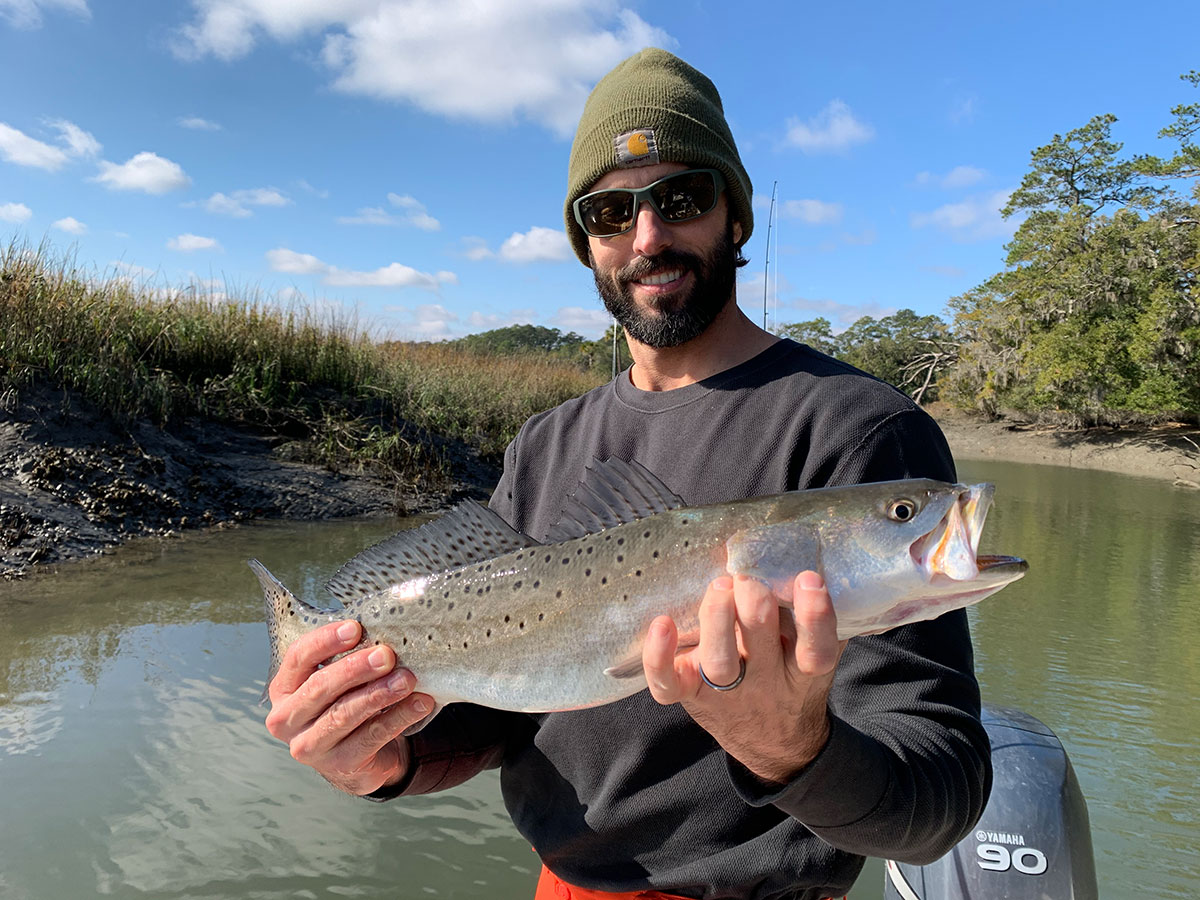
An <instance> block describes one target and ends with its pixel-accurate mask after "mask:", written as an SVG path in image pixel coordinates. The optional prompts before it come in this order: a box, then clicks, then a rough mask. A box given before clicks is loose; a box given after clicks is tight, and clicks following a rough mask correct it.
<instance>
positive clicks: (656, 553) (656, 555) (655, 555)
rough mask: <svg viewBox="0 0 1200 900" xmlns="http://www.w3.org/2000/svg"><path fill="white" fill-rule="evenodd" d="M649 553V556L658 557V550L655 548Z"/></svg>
mask: <svg viewBox="0 0 1200 900" xmlns="http://www.w3.org/2000/svg"><path fill="white" fill-rule="evenodd" d="M650 555H651V556H653V557H654V558H655V559H658V551H657V550H655V551H654V552H653V553H652V554H650Z"/></svg>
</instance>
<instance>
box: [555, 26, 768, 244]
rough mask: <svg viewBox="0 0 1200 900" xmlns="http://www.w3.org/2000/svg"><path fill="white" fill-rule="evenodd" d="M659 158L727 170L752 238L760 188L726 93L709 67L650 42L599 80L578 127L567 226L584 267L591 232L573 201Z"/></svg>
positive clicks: (733, 199)
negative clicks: (753, 200)
mask: <svg viewBox="0 0 1200 900" xmlns="http://www.w3.org/2000/svg"><path fill="white" fill-rule="evenodd" d="M660 162H674V163H684V164H685V165H689V166H695V167H697V168H702V169H718V170H720V171H721V173H722V174H723V175H724V176H725V191H726V197H727V198H728V201H729V203H730V205H731V206H732V208H733V214H734V218H735V219H736V220H737V221H738V222H740V223H741V225H742V240H741V244H744V243H745V242H746V241H747V239H748V238H749V237H750V232H751V231H752V230H753V228H754V214H753V213H752V212H751V209H750V197H751V193H752V190H753V189H752V187H751V184H750V176H749V175H747V174H746V170H745V168H744V167H743V166H742V160H741V159H740V158H739V156H738V151H737V145H736V144H734V142H733V134H732V133H731V132H730V130H729V125H728V123H727V122H726V121H725V111H724V109H723V108H722V107H721V95H720V94H718V93H717V88H716V86H715V85H714V84H713V83H712V82H711V81H710V80H709V79H708V78H707V77H706V76H705V75H704V74H703V73H702V72H700V71H698V70H696V69H694V68H692V67H691V66H689V65H688V64H687V63H685V62H684V61H683V60H681V59H680V58H679V57H677V56H674V55H672V54H670V53H668V52H667V51H665V50H659V49H658V48H656V47H651V48H649V49H646V50H642V51H641V52H639V53H635V54H634V55H633V56H631V57H629V59H627V60H625V61H624V62H623V63H620V64H619V65H618V66H617V67H616V68H615V69H613V70H612V71H611V72H609V73H608V74H607V75H605V76H604V77H603V78H602V79H600V83H599V84H597V85H596V87H595V89H594V90H593V91H592V93H591V96H590V97H588V100H587V103H586V104H585V105H584V107H583V115H582V116H581V117H580V119H579V128H578V130H577V131H576V132H575V143H574V144H572V146H571V161H570V163H569V165H568V167H567V204H566V224H567V236H568V237H569V238H570V239H571V246H572V248H573V249H574V250H575V255H576V256H578V257H579V259H580V261H581V262H582V263H583V264H584V265H585V266H586V265H590V264H589V262H588V244H587V235H586V234H584V233H583V229H582V228H580V227H579V223H578V222H576V221H575V215H574V213H573V212H572V211H571V204H572V203H574V202H575V201H576V200H577V199H578V198H579V197H582V196H583V195H584V194H586V193H587V192H588V191H589V190H591V188H592V185H593V184H595V183H596V181H597V179H599V178H600V177H601V176H603V175H604V174H605V173H607V172H611V171H612V170H613V169H624V168H631V167H634V166H646V165H653V164H655V163H660ZM741 244H739V245H738V246H741Z"/></svg>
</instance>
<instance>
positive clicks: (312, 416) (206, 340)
mask: <svg viewBox="0 0 1200 900" xmlns="http://www.w3.org/2000/svg"><path fill="white" fill-rule="evenodd" d="M597 383H598V381H597V378H596V376H593V375H590V374H587V373H585V372H581V371H579V369H577V368H576V367H574V366H572V365H570V364H565V363H562V362H560V361H556V360H552V359H541V358H530V357H524V358H505V357H483V356H479V355H476V354H473V353H470V352H468V351H464V350H460V349H455V348H450V347H444V346H442V345H438V344H403V343H390V344H386V345H385V344H380V343H379V342H377V341H375V340H373V339H372V338H371V336H370V335H369V333H368V332H367V330H366V329H365V328H363V327H362V325H361V324H360V323H359V322H358V321H357V320H356V319H354V318H352V317H344V316H343V317H338V316H337V315H334V314H327V315H322V314H318V313H315V312H313V311H312V310H309V309H306V308H303V307H299V306H286V305H280V304H277V303H274V302H271V301H269V300H264V299H263V298H261V297H259V296H257V295H255V294H253V293H251V294H250V295H249V296H246V297H242V298H238V297H230V296H227V295H226V294H225V293H212V292H209V291H206V290H203V289H200V288H198V287H190V288H186V289H163V288H155V287H153V286H151V285H149V284H137V283H135V282H132V281H130V280H129V279H126V278H123V277H119V276H117V275H110V276H106V277H102V278H94V277H89V276H87V275H86V274H84V273H81V272H80V271H79V269H78V268H77V267H76V266H74V265H73V264H72V263H71V262H70V261H64V260H53V259H51V258H49V255H48V252H47V251H46V249H45V248H39V249H37V250H33V249H30V248H28V247H23V246H18V245H15V244H12V245H9V246H8V247H7V248H5V249H2V250H0V397H7V398H10V400H9V402H11V398H12V397H15V396H19V395H20V394H21V393H23V392H25V391H27V390H29V389H30V388H32V387H35V386H51V387H54V388H58V389H63V390H64V397H66V396H69V394H70V392H77V393H78V394H80V395H82V396H83V397H85V398H86V399H87V400H88V401H90V402H91V403H93V404H95V405H96V406H97V407H99V408H100V409H102V410H104V411H105V412H107V413H108V414H109V415H111V416H112V417H113V418H114V419H116V420H117V421H118V422H122V423H126V424H128V423H131V422H135V421H150V422H152V423H154V424H156V425H158V426H160V427H166V426H169V425H170V424H171V423H173V422H177V421H179V420H182V419H184V418H188V417H205V418H209V419H214V420H218V421H224V422H230V423H239V424H249V425H253V426H256V427H262V428H266V429H268V430H270V431H271V432H273V433H274V434H276V435H278V436H279V437H281V438H286V439H288V440H291V441H294V442H296V445H297V446H299V447H300V448H301V455H302V456H305V457H307V458H309V459H311V460H313V461H318V462H321V463H323V464H325V465H328V466H330V467H331V468H344V467H347V466H372V467H376V468H379V469H381V470H382V471H384V472H387V473H390V474H391V475H393V476H394V477H396V478H397V479H398V480H403V481H406V482H411V481H422V480H429V479H435V480H436V479H440V478H443V477H444V476H446V475H448V474H449V472H448V470H447V466H448V462H447V449H446V448H447V446H448V444H449V443H451V442H460V441H461V442H465V443H466V444H468V445H469V446H471V447H474V448H476V449H477V450H478V451H479V452H480V453H481V454H482V455H483V456H484V457H485V458H490V459H493V460H494V459H496V458H497V457H498V456H499V454H501V453H502V452H503V449H504V447H505V445H506V444H507V443H508V441H509V440H511V439H512V437H513V436H514V435H515V434H516V431H517V429H518V428H519V427H520V425H521V423H522V422H523V421H524V420H525V419H526V418H528V417H529V416H530V415H532V414H533V413H535V412H538V411H540V410H543V409H547V408H549V407H551V406H553V405H555V404H557V403H560V402H562V401H563V400H565V399H567V398H569V397H572V396H576V395H578V394H580V393H583V392H584V391H586V390H589V389H590V388H592V387H594V386H595V385H596V384H597Z"/></svg>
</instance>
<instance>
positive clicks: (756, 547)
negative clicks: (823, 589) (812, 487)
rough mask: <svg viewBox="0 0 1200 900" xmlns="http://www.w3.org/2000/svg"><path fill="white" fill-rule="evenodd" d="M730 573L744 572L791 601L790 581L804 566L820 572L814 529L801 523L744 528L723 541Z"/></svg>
mask: <svg viewBox="0 0 1200 900" xmlns="http://www.w3.org/2000/svg"><path fill="white" fill-rule="evenodd" d="M725 549H726V551H727V554H728V556H727V561H726V565H725V568H726V570H727V571H728V572H729V574H730V575H747V576H749V577H751V578H757V579H758V580H759V581H762V582H763V583H764V584H766V585H767V586H768V587H769V588H770V589H771V591H772V592H773V593H774V594H775V596H776V597H778V598H779V599H780V600H782V601H784V602H786V603H791V600H792V582H793V580H794V579H795V577H796V576H797V575H799V574H800V573H801V572H803V571H805V570H806V569H812V570H814V571H818V572H819V571H820V566H821V541H820V538H819V537H818V534H817V531H816V529H814V528H813V527H812V526H810V525H805V524H802V523H800V522H781V523H779V524H778V525H763V526H761V527H759V528H745V529H743V530H741V531H738V532H736V533H735V534H734V535H733V536H732V537H731V538H729V540H728V541H726V542H725Z"/></svg>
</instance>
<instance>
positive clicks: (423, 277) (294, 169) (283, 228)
mask: <svg viewBox="0 0 1200 900" xmlns="http://www.w3.org/2000/svg"><path fill="white" fill-rule="evenodd" d="M838 7H839V5H836V4H828V3H822V4H815V3H804V2H764V3H759V2H745V3H738V4H728V3H724V2H716V0H666V2H655V3H651V2H621V0H612V2H608V0H521V2H514V0H474V2H466V0H339V2H334V0H190V2H162V0H122V2H116V0H108V2H105V0H0V80H2V82H3V84H4V85H5V89H4V91H3V93H2V99H0V239H4V240H5V241H6V243H7V242H9V241H12V240H16V241H17V242H24V243H27V244H29V245H32V246H37V245H39V244H41V243H42V242H43V241H45V242H47V243H48V245H49V246H50V247H51V248H52V252H53V253H54V254H56V255H57V256H61V257H70V258H71V259H73V261H74V263H75V264H76V265H77V266H79V267H80V268H82V269H84V270H85V271H87V272H90V273H94V274H95V275H97V276H112V277H121V278H131V279H134V280H135V281H138V282H144V283H146V284H148V285H149V286H151V287H152V288H153V289H155V290H161V291H164V292H169V291H171V290H178V289H183V288H188V289H193V290H199V291H204V292H212V293H217V294H220V293H223V292H227V293H229V294H232V295H235V296H240V297H247V296H255V297H259V298H262V299H270V298H277V299H279V300H280V301H282V302H286V303H291V304H304V305H307V306H311V307H312V308H313V309H315V310H317V311H318V312H319V313H320V314H322V315H325V314H330V315H335V316H339V317H343V318H344V317H346V316H353V317H354V318H355V319H356V320H357V321H358V323H359V324H360V325H362V326H363V327H365V328H370V329H371V330H372V331H373V332H374V333H376V334H378V335H380V336H381V337H393V338H402V339H439V338H445V337H455V336H459V335H463V334H468V333H471V332H476V331H482V330H485V329H488V328H495V327H499V326H502V325H508V324H513V323H518V322H533V323H535V324H540V325H548V326H553V327H557V328H560V329H562V330H564V331H566V330H574V331H577V332H579V333H581V334H584V335H586V336H589V337H592V336H597V335H599V334H600V333H601V332H602V331H603V329H604V328H605V327H606V325H607V323H608V320H607V318H606V316H605V315H604V314H603V311H602V308H601V306H600V303H599V301H598V300H597V298H596V295H595V290H594V287H593V284H592V280H591V274H590V272H589V271H588V270H587V269H585V268H584V267H583V266H581V265H580V264H579V263H578V262H577V261H576V260H575V258H574V257H573V256H572V255H571V253H570V251H569V249H568V246H567V243H566V237H565V234H564V232H563V224H562V195H563V190H564V185H565V180H566V161H567V154H568V152H569V149H570V135H571V132H572V129H573V127H574V124H575V122H576V121H577V119H578V116H579V112H580V110H581V109H582V105H583V100H584V98H585V97H586V95H587V92H588V91H589V90H590V88H591V86H592V85H593V84H595V82H596V80H598V79H599V78H600V77H601V76H602V75H603V74H604V73H605V72H606V71H607V70H608V69H609V68H611V67H612V66H613V65H614V64H615V63H617V62H618V61H620V60H621V59H622V58H624V57H625V56H627V55H629V54H630V53H632V52H634V51H636V50H637V49H639V48H640V47H643V46H648V45H655V46H661V47H666V48H667V49H669V50H671V51H673V52H675V53H678V54H679V55H680V56H682V57H683V58H684V59H686V60H688V61H689V62H691V63H692V64H693V65H695V66H697V67H698V68H700V69H701V70H702V71H704V72H705V73H706V74H708V75H709V76H710V77H711V78H712V79H713V81H714V82H715V83H716V84H717V86H718V88H719V89H720V91H721V94H722V97H723V99H724V102H725V108H726V113H727V115H728V117H729V120H730V123H731V125H732V128H733V131H734V134H735V136H736V138H737V140H738V143H739V146H740V150H741V153H742V157H743V160H744V162H745V164H746V167H747V169H748V170H749V172H750V175H751V178H752V179H753V181H754V185H755V205H756V216H757V221H756V226H755V231H754V234H753V236H752V237H751V239H750V242H749V244H748V245H747V248H746V250H747V255H748V256H749V257H750V258H751V263H750V265H749V266H747V267H746V268H745V269H743V270H742V272H741V276H740V277H741V280H740V282H739V299H740V302H742V304H743V306H744V307H745V308H746V309H747V311H748V312H750V313H751V314H752V315H753V317H754V318H755V320H756V321H761V319H762V308H763V295H764V284H763V279H764V260H765V253H766V250H767V246H766V243H767V222H768V208H769V204H770V195H771V189H772V184H773V182H778V206H777V211H776V216H775V230H774V231H773V233H772V235H771V244H772V246H771V272H770V275H769V277H768V278H767V291H766V292H767V295H768V298H769V299H768V308H769V317H770V318H769V321H770V324H771V325H774V324H776V323H777V322H780V323H786V322H793V321H799V320H803V319H810V318H814V317H816V316H825V317H826V318H829V319H830V320H831V321H832V322H833V324H834V326H835V328H839V329H840V328H842V327H845V326H846V325H849V324H850V323H852V322H853V321H854V320H855V319H857V318H858V317H859V316H861V315H873V316H880V315H886V314H888V313H891V312H894V311H895V310H897V309H900V308H904V307H909V308H912V309H915V310H916V311H917V312H919V313H937V314H944V312H945V305H946V301H947V300H948V299H949V298H951V297H952V296H954V295H956V294H959V293H962V292H963V291H965V290H967V289H969V288H971V287H972V286H974V285H976V284H978V283H979V282H980V281H982V280H983V279H985V278H986V277H988V276H989V275H991V274H993V273H995V272H997V271H999V270H1000V269H1001V268H1002V267H1003V256H1004V251H1003V246H1004V244H1005V242H1006V241H1007V240H1008V238H1009V237H1011V234H1012V231H1013V228H1014V227H1015V223H1014V222H1013V221H1011V220H1010V221H1005V220H1003V219H1001V218H1000V216H999V214H998V212H997V210H998V209H999V208H1000V207H1001V206H1002V205H1003V204H1004V201H1005V198H1006V196H1007V194H1008V192H1009V191H1011V190H1012V189H1013V188H1014V187H1015V186H1016V185H1017V184H1018V183H1019V182H1020V179H1021V177H1022V175H1023V174H1024V172H1025V171H1026V169H1027V166H1028V162H1029V154H1030V151H1031V150H1033V149H1034V148H1035V147H1037V146H1039V145H1042V144H1045V143H1047V142H1048V141H1049V140H1050V139H1051V138H1052V137H1053V135H1054V134H1055V133H1062V132H1065V131H1068V130H1070V129H1072V128H1075V127H1078V126H1080V125H1082V124H1084V123H1085V122H1087V120H1088V119H1089V118H1091V117H1092V116H1094V115H1098V114H1101V113H1109V112H1111V113H1113V114H1115V115H1116V116H1118V118H1119V121H1118V123H1117V125H1116V126H1115V129H1114V136H1115V138H1116V139H1117V140H1121V141H1124V142H1125V144H1126V150H1127V151H1129V152H1158V153H1169V152H1171V150H1172V148H1171V147H1170V146H1168V145H1167V144H1166V142H1164V141H1159V140H1157V138H1156V137H1155V136H1156V134H1157V132H1158V130H1159V129H1160V128H1162V127H1163V126H1164V125H1166V124H1168V123H1169V121H1170V112H1169V111H1170V108H1171V107H1172V106H1174V105H1175V104H1177V103H1192V102H1196V101H1198V100H1200V97H1198V96H1196V91H1195V89H1194V88H1192V87H1190V86H1189V85H1188V84H1186V83H1185V82H1182V81H1180V80H1179V76H1180V75H1181V74H1183V73H1184V72H1187V71H1190V70H1192V69H1197V68H1200V51H1198V50H1197V49H1196V47H1197V45H1196V35H1197V34H1198V33H1200V4H1198V3H1196V2H1194V0H1191V2H1167V3H1163V4H1158V5H1156V6H1155V7H1154V8H1153V11H1149V10H1148V9H1147V10H1145V11H1138V10H1133V9H1131V8H1130V7H1129V6H1128V4H1125V3H1122V4H1117V3H1110V2H1089V3H1083V2H1075V3H1065V2H1059V3H1056V2H1052V0H1043V2H1037V3H1027V2H1005V3H989V4H973V3H962V2H956V3H953V4H951V3H922V2H913V3H906V4H898V3H891V2H888V3H884V2H864V3H860V4H846V5H844V7H840V8H838ZM776 245H777V246H776Z"/></svg>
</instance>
